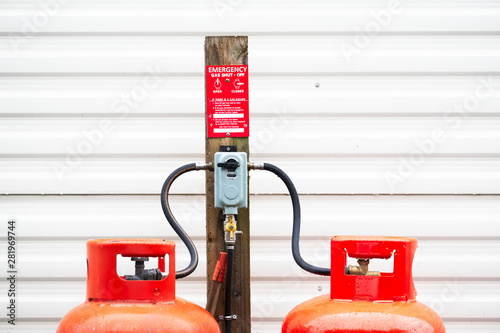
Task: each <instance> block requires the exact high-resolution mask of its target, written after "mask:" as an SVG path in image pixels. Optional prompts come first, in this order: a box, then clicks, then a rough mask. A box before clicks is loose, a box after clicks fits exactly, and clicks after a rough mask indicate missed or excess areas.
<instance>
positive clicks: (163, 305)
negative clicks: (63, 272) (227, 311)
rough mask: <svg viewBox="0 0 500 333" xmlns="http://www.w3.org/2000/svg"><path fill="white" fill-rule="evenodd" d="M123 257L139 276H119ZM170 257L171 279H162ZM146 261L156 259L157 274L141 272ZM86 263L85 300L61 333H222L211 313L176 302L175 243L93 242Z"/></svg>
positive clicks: (65, 321) (66, 320)
mask: <svg viewBox="0 0 500 333" xmlns="http://www.w3.org/2000/svg"><path fill="white" fill-rule="evenodd" d="M119 254H121V255H122V256H123V257H131V259H132V260H135V261H136V262H139V264H137V263H136V274H135V275H133V276H118V274H117V272H116V257H117V255H119ZM166 256H168V257H169V267H168V275H166V274H162V273H163V272H165V257H166ZM148 257H153V258H158V269H153V270H144V269H143V264H144V260H147V258H148ZM87 258H88V259H87V300H86V302H85V303H83V304H81V305H79V306H77V307H76V308H74V309H73V310H71V311H70V312H69V313H68V314H66V316H64V318H63V319H62V321H61V323H60V324H59V327H58V328H57V332H58V333H88V332H95V333H132V332H133V333H136V332H143V333H146V332H148V333H157V332H167V331H168V332H179V333H180V332H213V333H220V329H219V325H218V324H217V322H216V321H215V319H214V318H213V317H212V316H211V315H210V314H209V313H208V312H207V311H205V310H204V309H202V308H201V307H199V306H198V305H196V304H194V303H191V302H188V301H186V300H183V299H181V298H177V297H175V243H174V242H167V241H164V240H160V239H98V240H90V241H88V242H87ZM138 267H139V269H138ZM138 275H139V276H138ZM165 275H166V277H165Z"/></svg>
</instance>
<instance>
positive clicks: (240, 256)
mask: <svg viewBox="0 0 500 333" xmlns="http://www.w3.org/2000/svg"><path fill="white" fill-rule="evenodd" d="M247 64H248V37H246V36H240V37H206V38H205V65H206V66H222V65H247ZM205 94H206V87H205ZM206 117H207V112H206V109H205V123H206V120H207V119H206ZM205 137H207V136H206V133H205ZM221 145H226V146H230V145H233V146H236V147H237V148H238V151H240V152H246V153H247V154H248V153H249V146H248V138H228V137H226V138H206V142H205V161H206V163H209V162H212V163H213V161H214V154H215V153H216V152H218V151H219V147H220V146H221ZM205 191H206V198H207V203H206V205H207V207H206V208H207V293H208V291H209V290H208V288H210V286H211V278H212V274H213V272H214V269H215V264H216V263H217V259H218V258H219V252H221V251H225V244H224V229H223V223H222V221H221V220H220V216H219V214H220V209H218V208H215V207H214V173H213V172H211V171H207V172H206V184H205ZM237 222H238V230H240V231H242V232H243V234H241V235H238V238H237V242H236V246H235V253H234V266H233V275H232V276H233V279H232V286H233V288H232V293H233V298H232V302H231V307H232V312H233V314H236V315H238V319H237V320H233V321H232V326H231V330H232V333H250V327H251V318H250V223H249V208H246V209H241V208H240V209H239V211H238V221H237ZM223 292H225V290H224V291H223ZM222 295H223V293H221V296H222ZM223 314H224V297H223V296H222V297H220V299H219V300H218V304H217V310H216V312H215V316H216V319H217V320H218V316H219V315H223ZM219 324H220V327H221V330H222V332H224V323H223V322H222V321H219Z"/></svg>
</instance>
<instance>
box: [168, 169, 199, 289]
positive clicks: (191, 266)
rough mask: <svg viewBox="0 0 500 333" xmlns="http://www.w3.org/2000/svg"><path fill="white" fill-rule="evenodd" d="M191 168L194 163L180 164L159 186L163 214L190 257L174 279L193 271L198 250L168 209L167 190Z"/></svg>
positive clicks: (196, 263)
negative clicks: (161, 185)
mask: <svg viewBox="0 0 500 333" xmlns="http://www.w3.org/2000/svg"><path fill="white" fill-rule="evenodd" d="M193 170H197V169H196V164H195V163H191V164H186V165H183V166H181V167H180V168H177V169H176V170H175V171H174V172H172V173H171V174H170V176H168V178H167V179H166V180H165V182H164V183H163V187H162V188H161V198H160V200H161V208H162V209H163V214H165V217H166V218H167V221H168V222H169V223H170V226H171V227H172V229H174V231H175V233H176V234H177V235H178V236H179V237H180V239H181V240H182V241H183V242H184V244H185V245H186V247H187V249H188V251H189V255H190V257H191V261H190V262H189V265H188V266H187V267H186V268H184V269H182V270H180V271H176V272H175V278H176V279H181V278H183V277H186V276H188V275H190V274H191V273H193V272H194V270H195V269H196V267H197V266H198V251H197V250H196V246H195V245H194V243H193V241H192V240H191V238H190V237H189V236H188V234H187V233H186V232H185V231H184V229H182V227H181V226H180V225H179V223H178V222H177V220H176V219H175V217H174V215H173V214H172V211H171V210H170V206H169V204H168V192H169V190H170V186H171V185H172V183H173V182H174V180H175V179H176V178H177V177H179V176H180V175H182V174H183V173H186V172H189V171H193Z"/></svg>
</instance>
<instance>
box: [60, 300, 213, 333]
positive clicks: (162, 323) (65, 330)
mask: <svg viewBox="0 0 500 333" xmlns="http://www.w3.org/2000/svg"><path fill="white" fill-rule="evenodd" d="M167 330H168V332H172V333H176V332H178V333H180V332H206V333H209V332H210V333H212V332H213V333H219V332H220V330H219V325H218V324H217V322H216V321H215V319H214V318H213V317H212V316H211V315H210V314H209V313H208V312H206V311H205V310H204V309H202V308H201V307H199V306H198V305H196V304H194V303H191V302H189V301H186V300H184V299H182V298H176V299H175V301H173V302H166V303H156V304H153V303H149V302H85V303H83V304H81V305H79V306H77V307H76V308H74V309H73V310H71V311H70V312H68V314H66V316H64V318H63V320H62V321H61V323H60V325H59V327H58V329H57V333H87V332H96V333H142V332H144V333H146V332H148V333H157V332H158V333H159V332H165V331H167Z"/></svg>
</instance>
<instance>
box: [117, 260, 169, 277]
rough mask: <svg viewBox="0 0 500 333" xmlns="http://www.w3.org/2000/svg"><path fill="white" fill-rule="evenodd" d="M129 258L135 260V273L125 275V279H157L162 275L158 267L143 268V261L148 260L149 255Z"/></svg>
mask: <svg viewBox="0 0 500 333" xmlns="http://www.w3.org/2000/svg"><path fill="white" fill-rule="evenodd" d="M130 260H132V261H135V275H125V280H141V281H154V280H156V281H159V280H161V279H162V278H163V277H164V276H163V272H162V271H161V270H160V269H159V268H152V269H144V262H145V261H149V257H132V258H130Z"/></svg>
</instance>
